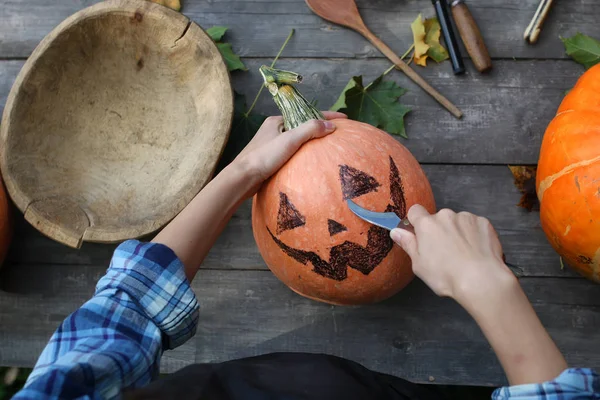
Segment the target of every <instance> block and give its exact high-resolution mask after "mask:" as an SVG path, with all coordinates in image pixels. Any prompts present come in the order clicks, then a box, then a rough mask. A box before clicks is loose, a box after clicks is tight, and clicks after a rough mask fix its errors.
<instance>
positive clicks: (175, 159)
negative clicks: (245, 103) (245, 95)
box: [0, 0, 233, 247]
mask: <svg viewBox="0 0 600 400" xmlns="http://www.w3.org/2000/svg"><path fill="white" fill-rule="evenodd" d="M232 115H233V92H232V89H231V83H230V79H229V73H228V71H227V68H226V66H225V63H224V62H223V59H222V57H221V55H220V53H219V51H218V50H217V47H216V46H215V44H214V43H213V41H212V40H211V39H210V38H209V37H208V36H207V35H206V33H205V32H204V31H203V30H202V29H201V28H200V27H199V26H198V25H196V24H195V23H193V22H192V21H190V20H189V19H188V18H187V17H185V16H183V15H182V14H180V13H177V12H175V11H172V10H170V9H167V8H165V7H163V6H160V5H157V4H154V3H151V2H147V1H143V0H131V1H124V0H111V1H106V2H103V3H99V4H96V5H94V6H92V7H89V8H87V9H84V10H82V11H80V12H78V13H77V14H75V15H73V16H71V17H69V18H68V19H67V20H65V21H64V22H63V23H61V24H60V25H59V26H58V27H57V28H56V29H54V30H53V31H52V32H51V33H50V34H49V35H48V36H47V37H46V38H44V40H42V42H41V43H40V44H39V45H38V47H37V48H36V49H35V51H34V52H33V54H32V55H31V57H30V58H29V59H28V60H27V62H26V63H25V65H24V66H23V69H22V70H21V72H20V73H19V76H18V77H17V79H16V81H15V83H14V86H13V88H12V90H11V92H10V94H9V96H8V100H7V102H6V108H5V109H4V115H3V119H2V125H1V128H0V129H1V130H0V145H1V150H0V151H1V152H0V165H1V168H2V175H3V177H4V180H5V182H6V186H7V189H8V192H9V194H10V196H11V197H12V199H13V200H14V202H15V203H16V205H17V206H18V207H19V209H20V210H21V211H22V212H24V214H25V219H26V220H27V221H29V222H30V223H31V224H32V225H34V226H35V227H36V228H37V229H38V230H39V231H41V232H42V233H44V234H45V235H47V236H49V237H51V238H53V239H55V240H57V241H59V242H61V243H64V244H66V245H69V246H72V247H79V246H81V243H82V241H91V242H118V241H122V240H125V239H129V238H135V237H140V236H143V235H145V234H148V233H151V232H153V231H156V230H157V229H159V228H161V227H162V226H164V225H165V224H166V223H167V222H168V221H169V220H171V219H172V218H173V217H174V216H175V215H176V214H177V213H178V212H179V211H181V209H183V207H184V206H185V205H187V204H188V203H189V202H190V201H191V199H192V198H193V197H194V195H196V194H197V193H198V191H199V190H200V189H201V188H202V187H203V186H204V185H205V184H206V183H207V182H208V180H209V179H210V178H211V176H212V174H213V172H214V170H215V167H216V165H217V162H218V159H219V157H220V155H221V153H222V151H223V148H224V146H225V144H226V142H227V139H228V135H229V130H230V126H231V119H232Z"/></svg>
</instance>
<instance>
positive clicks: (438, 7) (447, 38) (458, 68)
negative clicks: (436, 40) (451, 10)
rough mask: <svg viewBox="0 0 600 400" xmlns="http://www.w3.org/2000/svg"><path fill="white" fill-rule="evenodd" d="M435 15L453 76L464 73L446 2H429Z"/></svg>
mask: <svg viewBox="0 0 600 400" xmlns="http://www.w3.org/2000/svg"><path fill="white" fill-rule="evenodd" d="M431 3H433V8H435V13H436V14H437V18H438V21H440V28H441V30H442V35H443V36H444V42H446V47H448V55H449V56H450V62H452V70H453V71H454V74H455V75H460V74H464V73H465V64H464V63H463V60H462V56H461V55H460V50H459V48H458V43H457V42H456V36H455V35H454V29H452V21H451V20H450V15H448V4H447V3H446V0H431Z"/></svg>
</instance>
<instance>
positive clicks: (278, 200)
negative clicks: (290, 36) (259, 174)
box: [252, 71, 435, 304]
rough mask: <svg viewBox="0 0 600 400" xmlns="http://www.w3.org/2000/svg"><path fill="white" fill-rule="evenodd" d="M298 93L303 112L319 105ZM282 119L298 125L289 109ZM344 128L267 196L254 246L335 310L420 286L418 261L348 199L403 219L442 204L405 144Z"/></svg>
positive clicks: (358, 126) (369, 130)
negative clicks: (414, 264)
mask: <svg viewBox="0 0 600 400" xmlns="http://www.w3.org/2000/svg"><path fill="white" fill-rule="evenodd" d="M261 72H262V71H261ZM289 88H290V86H288V87H287V88H285V89H289ZM275 89H278V91H277V92H276V94H279V93H281V92H282V91H284V90H283V89H284V88H282V87H279V88H275ZM275 89H273V90H275ZM270 90H271V88H270ZM273 90H272V93H273ZM290 93H292V94H293V95H292V96H291V98H288V99H287V100H288V102H290V103H291V104H296V106H298V103H300V106H298V107H297V108H296V110H298V109H302V108H303V107H312V106H311V105H310V104H309V103H308V102H306V101H305V100H304V98H301V95H299V93H297V92H296V91H295V89H293V91H291V92H290ZM298 96H300V97H298ZM276 101H277V99H276ZM277 103H278V105H279V104H281V102H277ZM282 112H283V115H284V119H286V122H289V119H290V118H287V117H288V116H287V113H288V112H289V109H286V108H285V106H284V108H283V109H282ZM312 112H317V111H316V110H312ZM317 113H318V112H317ZM296 117H298V115H296ZM292 119H293V118H292ZM296 119H302V118H296ZM297 122H298V124H299V123H300V122H302V121H297ZM334 123H335V124H336V127H337V128H336V130H335V132H334V133H332V134H331V135H329V136H326V137H324V138H321V139H316V140H312V141H310V142H308V143H306V144H305V145H304V146H303V147H302V148H301V149H300V150H299V151H298V152H297V153H296V154H295V155H294V157H293V158H292V159H291V160H290V161H288V162H287V163H286V164H285V166H284V167H283V168H282V169H281V170H280V171H279V172H278V173H277V174H276V175H275V176H273V177H272V178H271V179H270V180H269V181H267V182H266V183H265V184H264V185H263V186H262V188H261V189H260V191H259V192H258V193H257V195H256V196H255V198H254V202H253V207H252V228H253V232H254V238H255V240H256V243H257V245H258V248H259V250H260V253H261V255H262V257H263V258H264V260H265V262H266V263H267V265H268V266H269V268H270V269H271V271H272V272H273V273H274V274H275V276H277V277H278V278H279V279H280V280H281V281H283V282H284V283H285V284H286V285H287V286H288V287H290V288H291V289H292V290H294V291H295V292H297V293H299V294H301V295H303V296H306V297H309V298H312V299H315V300H320V301H324V302H327V303H333V304H364V303H373V302H377V301H381V300H383V299H386V298H388V297H390V296H392V295H393V294H395V293H397V292H398V291H399V290H401V289H402V288H403V287H404V286H406V285H407V284H408V283H409V282H410V281H411V280H412V278H413V272H412V268H411V262H410V258H409V257H408V255H407V254H406V253H404V251H402V249H400V248H399V247H398V246H395V245H394V244H393V242H392V240H391V239H390V237H389V232H388V231H387V230H385V229H383V228H379V227H376V226H374V225H371V224H369V223H367V222H364V221H362V220H361V219H359V218H358V217H357V216H355V215H354V214H353V213H352V212H351V211H350V210H349V209H348V206H347V204H346V199H352V200H353V201H355V202H356V203H357V204H359V205H360V206H362V207H364V208H367V209H370V210H374V211H394V212H396V213H397V214H398V216H400V217H402V218H404V217H405V216H406V212H407V210H408V208H410V206H412V205H413V204H415V203H419V204H422V205H423V206H425V207H426V208H427V209H428V210H429V211H430V212H434V211H435V203H434V199H433V194H432V191H431V187H430V185H429V181H428V180H427V178H426V176H425V174H424V172H423V170H422V169H421V167H420V165H419V163H418V162H417V160H415V158H414V157H413V156H412V154H411V153H410V152H409V151H408V150H407V149H406V148H405V147H404V146H402V145H401V144H400V143H398V142H397V141H396V140H394V139H393V138H392V137H391V136H389V135H388V134H387V133H385V132H383V131H381V130H379V129H377V128H374V127H373V126H371V125H367V124H363V123H361V122H356V121H351V120H345V119H338V120H335V121H334ZM293 127H294V126H293V125H291V126H289V128H293ZM283 134H284V135H285V133H283Z"/></svg>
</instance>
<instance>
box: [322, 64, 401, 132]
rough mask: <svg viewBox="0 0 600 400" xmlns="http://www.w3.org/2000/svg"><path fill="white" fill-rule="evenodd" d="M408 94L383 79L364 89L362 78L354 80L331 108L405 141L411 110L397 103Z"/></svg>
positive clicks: (355, 77) (380, 77) (381, 77)
mask: <svg viewBox="0 0 600 400" xmlns="http://www.w3.org/2000/svg"><path fill="white" fill-rule="evenodd" d="M404 93H406V89H404V88H401V87H399V86H398V85H396V83H395V82H393V81H384V80H383V75H381V76H379V77H378V78H377V79H375V80H374V81H373V82H372V83H371V84H370V85H369V86H367V87H364V86H363V81H362V76H354V77H352V79H350V82H348V84H347V85H346V87H345V88H344V90H343V91H342V94H341V95H340V97H339V98H338V99H337V101H336V102H335V104H334V105H333V106H332V107H331V111H340V112H343V113H345V114H346V115H348V117H349V118H350V119H354V120H357V121H361V122H366V123H367V124H371V125H373V126H376V127H378V128H381V129H383V130H384V131H386V132H388V133H390V134H392V135H400V136H402V137H404V138H408V136H406V131H405V129H404V116H405V115H406V114H407V113H408V112H409V111H410V109H409V108H408V107H406V106H404V105H403V104H401V103H400V102H399V101H398V99H399V98H400V96H402V95H403V94H404Z"/></svg>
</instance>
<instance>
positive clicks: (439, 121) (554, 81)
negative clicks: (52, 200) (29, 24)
mask: <svg viewBox="0 0 600 400" xmlns="http://www.w3.org/2000/svg"><path fill="white" fill-rule="evenodd" d="M269 62H270V60H267V59H252V60H246V63H247V65H248V67H249V71H248V72H239V73H234V74H233V81H234V86H235V88H236V90H237V91H239V92H241V93H244V94H246V97H247V99H248V101H249V102H251V101H252V99H253V98H254V96H255V95H256V93H257V91H258V88H259V86H260V85H261V82H262V78H261V77H260V74H259V72H258V68H259V67H260V65H262V64H265V63H269ZM16 64H17V62H8V63H7V62H0V82H3V83H2V85H1V86H0V105H1V106H3V105H4V99H5V98H6V96H7V94H8V89H9V87H10V84H7V83H6V82H12V81H13V80H14V78H15V76H16V73H17V71H18V68H17V65H16ZM278 66H280V67H281V68H287V69H292V70H295V71H298V72H300V73H302V74H303V75H304V76H305V83H304V84H303V85H301V89H302V91H303V93H304V94H305V96H306V97H307V98H309V99H315V100H317V101H318V104H319V106H320V107H321V108H329V107H330V106H331V105H332V104H333V103H334V102H335V100H336V99H337V97H338V96H339V94H340V93H341V91H342V90H343V88H344V87H345V86H346V84H347V83H348V80H349V79H350V78H351V76H352V75H360V74H364V78H365V84H366V82H370V81H371V80H372V79H374V78H375V77H376V76H377V75H379V74H380V73H381V72H383V71H384V70H385V69H387V67H388V66H389V63H388V62H387V61H385V60H314V59H302V60H297V59H284V60H281V61H280V62H279V63H278ZM419 68H420V67H419ZM447 68H449V65H447V64H443V65H439V66H431V67H428V68H426V69H422V74H423V76H424V77H426V78H427V80H428V81H429V82H430V83H431V84H432V85H433V86H435V87H436V88H437V89H438V90H439V91H440V92H441V93H443V94H444V95H446V96H448V98H449V99H450V100H451V101H453V102H454V103H455V104H456V105H457V106H458V107H459V108H461V109H462V110H463V112H464V113H465V116H464V117H463V119H461V120H457V119H456V118H454V117H453V116H452V115H451V114H449V113H448V112H446V111H445V110H444V109H443V108H442V107H441V106H440V105H438V104H437V103H436V102H435V100H433V99H432V98H430V97H429V96H428V95H427V94H425V92H423V91H422V90H421V89H419V88H418V87H416V85H414V84H413V83H412V82H411V81H409V80H408V79H407V78H406V77H405V76H403V75H402V74H400V73H399V72H394V73H392V74H390V75H389V77H390V79H394V80H396V81H397V82H398V83H399V84H400V85H401V86H403V87H406V88H408V89H409V92H408V93H407V94H406V95H405V96H403V97H402V99H401V101H402V102H403V103H405V104H407V105H408V106H409V107H410V108H411V109H412V110H413V111H412V112H411V113H410V114H409V115H408V116H407V117H406V129H407V132H408V135H409V137H410V139H409V140H403V139H400V138H399V139H398V140H401V141H402V143H404V144H405V145H406V146H407V147H408V148H409V149H410V150H411V151H412V152H413V154H414V155H415V157H416V158H417V159H418V160H419V161H420V162H424V163H464V164H506V163H509V164H516V165H518V164H535V163H537V160H538V154H539V148H540V144H541V140H542V136H543V134H544V131H545V129H546V126H547V125H548V123H549V122H550V120H551V119H552V117H553V116H554V115H555V113H556V109H557V108H558V105H559V104H560V102H561V100H562V98H563V97H564V93H565V91H566V90H568V89H570V88H572V87H573V85H574V83H575V82H576V80H577V78H578V77H579V76H580V75H581V74H582V72H583V68H582V67H581V66H580V65H578V64H576V63H574V62H572V61H547V60H546V61H520V62H515V61H497V62H496V68H495V70H493V72H492V73H491V74H489V75H480V74H468V75H466V76H462V77H455V76H453V75H451V73H450V72H449V71H448V70H447ZM0 110H1V109H0ZM256 111H257V112H259V113H263V114H265V115H270V114H275V113H278V110H277V109H276V107H275V105H274V103H273V101H272V99H271V96H270V95H269V94H268V93H267V92H266V91H264V93H263V95H262V96H261V98H260V100H259V102H258V106H257V108H256ZM230 140H236V138H235V137H232V138H231V139H230Z"/></svg>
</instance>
